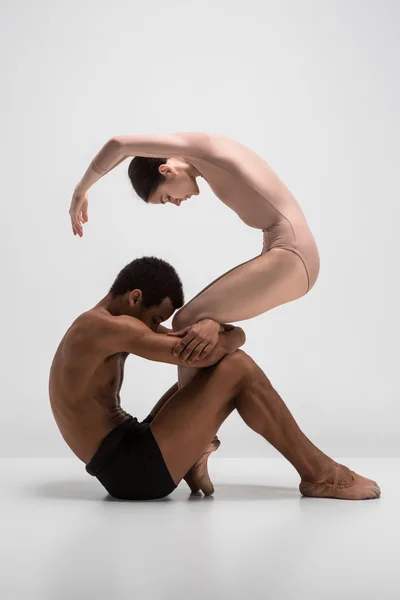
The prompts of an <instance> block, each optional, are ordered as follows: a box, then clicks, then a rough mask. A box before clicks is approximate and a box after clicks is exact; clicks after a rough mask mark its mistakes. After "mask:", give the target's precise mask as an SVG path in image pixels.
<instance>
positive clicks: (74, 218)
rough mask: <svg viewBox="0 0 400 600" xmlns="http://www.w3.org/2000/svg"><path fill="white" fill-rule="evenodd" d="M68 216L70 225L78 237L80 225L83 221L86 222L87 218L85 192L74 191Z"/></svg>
mask: <svg viewBox="0 0 400 600" xmlns="http://www.w3.org/2000/svg"><path fill="white" fill-rule="evenodd" d="M69 216H70V217H71V225H72V231H73V232H74V235H76V234H78V235H79V237H82V236H83V228H82V225H83V223H87V222H88V220H89V218H88V198H87V194H77V193H76V192H74V195H73V196H72V200H71V206H70V209H69Z"/></svg>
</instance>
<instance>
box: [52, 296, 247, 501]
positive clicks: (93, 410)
mask: <svg viewBox="0 0 400 600" xmlns="http://www.w3.org/2000/svg"><path fill="white" fill-rule="evenodd" d="M173 312H174V309H173V306H172V304H171V301H170V300H169V298H166V299H164V301H163V302H162V303H161V304H160V305H159V306H156V307H151V308H149V309H143V308H142V293H141V290H133V291H132V292H130V293H129V294H128V293H127V294H126V295H125V296H123V297H117V298H114V299H112V298H111V296H110V295H107V296H106V297H105V298H103V300H102V301H101V302H99V303H98V304H97V305H96V306H95V307H94V308H92V309H91V310H89V311H87V312H85V313H83V314H82V315H80V316H79V317H78V318H77V319H76V320H75V321H74V323H72V325H71V327H70V328H69V329H68V331H67V332H66V333H65V335H64V337H63V339H62V340H61V342H60V344H59V346H58V349H57V351H56V354H55V356H54V359H53V362H52V366H51V372H50V382H49V392H50V403H51V408H52V411H53V415H54V418H55V420H56V423H57V425H58V427H59V429H60V431H61V434H62V436H63V438H64V440H65V441H66V443H67V444H68V445H69V447H70V448H71V450H72V451H73V452H74V453H75V454H76V456H78V458H80V459H81V460H82V461H83V462H85V463H88V462H89V460H90V458H91V457H92V456H93V454H94V453H95V451H96V449H97V448H98V446H99V444H100V442H101V440H102V439H103V438H104V437H105V436H106V435H107V434H108V433H109V432H110V431H111V430H112V429H114V428H115V427H116V426H117V425H119V424H120V423H123V422H124V421H125V420H128V418H129V414H128V413H127V412H126V411H125V410H123V408H122V407H121V400H120V390H121V386H122V383H123V376H124V365H125V361H126V358H127V356H128V354H129V353H134V354H138V355H139V356H143V357H144V358H148V359H149V360H154V361H160V362H167V363H171V364H174V365H183V364H186V363H185V362H184V361H182V360H180V359H179V358H176V357H175V356H174V355H173V350H174V348H175V345H176V340H175V339H174V338H170V337H167V336H166V335H165V332H167V331H170V330H168V329H165V328H163V327H162V326H160V323H161V322H162V321H164V320H167V319H168V318H169V317H170V316H171V315H172V313H173ZM231 327H232V332H229V333H228V332H224V328H223V327H222V326H221V335H220V339H219V343H218V345H217V347H215V348H214V351H213V352H212V353H210V354H209V356H208V357H207V360H200V361H197V363H196V364H198V365H199V366H200V367H207V366H210V365H213V364H215V363H216V362H217V361H218V360H220V359H221V358H222V357H223V356H225V355H226V354H227V353H229V352H233V351H235V350H236V349H237V348H238V347H239V346H240V345H241V344H243V343H244V332H243V330H241V329H240V328H235V327H233V326H231ZM163 329H164V330H165V332H163V331H162V330H163ZM103 331H105V337H106V339H108V338H109V337H110V331H111V332H112V338H113V343H114V339H115V342H116V344H117V346H116V347H115V348H113V349H112V351H111V350H109V349H108V348H107V349H105V348H104V344H103V340H102V338H101V332H103ZM156 332H157V333H156ZM145 334H147V335H145ZM139 339H140V341H141V345H140V344H139V345H138V347H137V351H136V352H132V344H133V343H134V341H136V340H139ZM124 346H125V348H127V350H126V351H124V350H123V349H124ZM177 388H178V384H177V383H176V384H174V386H172V387H171V388H170V389H169V390H168V391H167V392H166V393H165V394H164V395H163V396H162V397H161V398H160V400H159V401H158V402H157V403H156V405H155V406H154V408H153V409H152V411H151V414H152V415H153V416H154V415H156V414H157V413H158V412H159V411H160V410H161V408H162V406H163V405H164V404H165V402H166V401H167V400H168V399H169V398H170V397H171V395H173V394H174V393H175V391H176V390H177ZM214 437H215V439H213V436H211V438H210V440H209V441H208V444H207V445H206V446H205V448H204V449H203V452H201V453H200V454H199V457H198V460H196V461H194V462H193V464H192V465H190V468H188V473H187V476H185V477H184V479H185V480H186V481H187V483H188V485H189V487H190V489H191V490H192V491H193V492H196V491H198V490H202V491H203V492H204V493H205V494H207V493H210V490H211V488H212V484H211V482H210V479H209V476H208V473H207V462H206V461H207V458H208V456H209V454H210V452H211V451H214V449H216V444H215V440H216V436H214ZM218 444H219V442H218ZM218 444H217V445H218Z"/></svg>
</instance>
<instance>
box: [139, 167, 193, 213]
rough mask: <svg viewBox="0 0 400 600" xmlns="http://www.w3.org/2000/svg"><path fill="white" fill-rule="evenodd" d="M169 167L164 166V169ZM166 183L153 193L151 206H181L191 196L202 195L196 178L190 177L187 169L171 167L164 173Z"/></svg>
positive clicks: (150, 201)
mask: <svg viewBox="0 0 400 600" xmlns="http://www.w3.org/2000/svg"><path fill="white" fill-rule="evenodd" d="M164 166H165V167H167V166H168V165H162V167H164ZM162 173H163V175H164V181H163V182H162V183H161V184H160V185H159V186H158V188H157V189H156V190H155V191H154V192H153V193H152V195H151V197H150V198H149V204H167V203H170V204H175V206H180V204H181V202H183V201H184V200H188V199H189V198H190V197H191V196H198V195H199V194H200V190H199V186H198V185H197V183H196V178H195V177H193V176H192V175H190V174H189V173H188V172H187V170H186V169H177V168H174V167H169V168H168V169H165V170H163V171H162Z"/></svg>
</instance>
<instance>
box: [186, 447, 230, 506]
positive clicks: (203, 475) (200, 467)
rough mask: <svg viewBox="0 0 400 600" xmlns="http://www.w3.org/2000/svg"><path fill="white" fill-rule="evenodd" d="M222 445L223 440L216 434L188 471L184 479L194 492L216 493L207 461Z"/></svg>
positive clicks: (209, 494) (207, 494)
mask: <svg viewBox="0 0 400 600" xmlns="http://www.w3.org/2000/svg"><path fill="white" fill-rule="evenodd" d="M220 445H221V442H220V441H219V439H218V437H217V436H215V437H214V439H212V440H211V442H210V444H209V446H208V447H207V449H206V450H205V451H204V453H203V454H202V455H201V456H200V458H199V460H198V461H197V462H196V463H195V464H194V465H193V467H192V468H191V469H189V471H188V472H187V473H186V475H185V477H184V480H185V481H186V483H187V484H188V486H189V487H190V489H191V491H192V493H196V492H198V491H199V490H201V491H202V492H203V494H204V495H205V496H211V494H213V493H214V486H213V484H212V482H211V479H210V476H209V474H208V469H207V461H208V457H209V456H210V454H211V453H212V452H215V450H217V449H218V448H219V446H220Z"/></svg>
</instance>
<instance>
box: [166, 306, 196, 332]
mask: <svg viewBox="0 0 400 600" xmlns="http://www.w3.org/2000/svg"><path fill="white" fill-rule="evenodd" d="M203 318H204V317H203V316H202V315H199V314H198V313H197V312H195V311H193V310H191V308H189V307H188V308H186V307H185V306H183V307H182V308H181V309H180V310H178V312H176V313H175V315H174V317H173V318H172V329H173V330H174V331H177V330H178V329H183V328H184V327H188V326H189V325H194V324H195V323H198V321H201V319H203Z"/></svg>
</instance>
